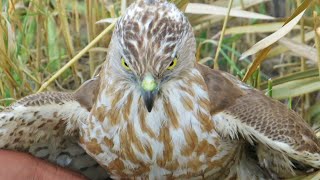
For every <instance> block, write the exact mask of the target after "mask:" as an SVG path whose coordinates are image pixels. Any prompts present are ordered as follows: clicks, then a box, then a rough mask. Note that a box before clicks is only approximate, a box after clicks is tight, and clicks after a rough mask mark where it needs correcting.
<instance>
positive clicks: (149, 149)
mask: <svg viewBox="0 0 320 180" xmlns="http://www.w3.org/2000/svg"><path fill="white" fill-rule="evenodd" d="M181 81H183V80H181ZM193 82H194V83H196V82H195V81H193ZM176 85H177V86H179V87H176V88H167V89H163V90H162V93H161V95H159V97H158V98H156V100H155V103H154V108H153V109H152V111H151V112H150V113H149V112H148V111H147V109H146V107H145V105H144V104H143V103H144V102H143V99H142V98H141V96H140V94H139V92H138V91H127V92H126V91H113V93H112V95H111V94H110V95H108V96H107V97H108V98H106V97H104V99H103V101H100V102H99V101H98V103H96V104H95V105H94V107H93V110H92V114H91V116H90V117H89V119H88V123H85V124H84V125H83V127H82V128H81V131H80V134H81V138H80V143H81V144H82V146H83V147H84V149H85V150H86V151H87V152H88V153H89V154H90V155H92V156H93V157H94V158H95V159H96V160H97V161H98V162H99V163H100V164H102V165H103V166H104V167H105V168H106V169H107V170H108V171H109V172H110V173H111V174H112V175H113V176H114V177H149V178H152V177H164V176H168V177H170V176H173V177H181V178H183V177H187V176H192V177H194V176H195V177H196V176H200V177H203V176H207V175H210V174H212V173H213V171H214V170H215V169H217V168H220V167H219V166H222V165H223V164H224V165H225V164H227V163H228V162H229V161H227V160H226V158H227V159H228V157H229V156H230V152H231V151H232V149H233V147H232V146H230V147H222V146H221V141H220V137H219V136H218V134H217V133H216V132H215V129H214V123H213V121H212V120H211V115H210V113H209V104H210V103H209V98H208V94H207V92H206V89H204V88H202V87H200V86H198V85H196V84H193V83H192V81H191V84H185V83H183V82H179V83H177V82H176ZM114 92H118V93H114ZM102 93H106V94H107V92H102ZM115 99H117V100H115ZM206 173H207V174H206Z"/></svg>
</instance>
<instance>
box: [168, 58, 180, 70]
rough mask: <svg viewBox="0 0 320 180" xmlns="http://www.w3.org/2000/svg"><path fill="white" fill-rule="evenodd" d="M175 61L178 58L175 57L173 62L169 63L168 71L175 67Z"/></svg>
mask: <svg viewBox="0 0 320 180" xmlns="http://www.w3.org/2000/svg"><path fill="white" fill-rule="evenodd" d="M177 61H178V58H177V57H175V58H174V59H173V61H172V62H171V63H170V65H169V66H168V68H167V69H168V70H172V69H173V68H174V67H175V66H176V65H177Z"/></svg>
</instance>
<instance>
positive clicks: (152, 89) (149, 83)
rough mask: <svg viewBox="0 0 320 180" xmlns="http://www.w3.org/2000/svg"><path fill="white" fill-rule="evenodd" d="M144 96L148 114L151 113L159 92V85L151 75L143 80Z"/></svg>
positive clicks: (147, 75)
mask: <svg viewBox="0 0 320 180" xmlns="http://www.w3.org/2000/svg"><path fill="white" fill-rule="evenodd" d="M141 86H142V90H143V92H142V96H143V100H144V103H145V105H146V107H147V110H148V112H151V110H152V107H153V103H154V99H155V96H156V94H157V93H158V90H157V86H158V85H157V83H156V81H155V80H154V78H153V76H152V75H151V74H149V73H148V74H146V75H145V77H144V79H143V80H142V84H141Z"/></svg>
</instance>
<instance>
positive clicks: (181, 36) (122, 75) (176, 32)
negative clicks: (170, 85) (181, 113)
mask: <svg viewBox="0 0 320 180" xmlns="http://www.w3.org/2000/svg"><path fill="white" fill-rule="evenodd" d="M109 48H110V50H109V55H108V59H107V60H108V61H109V62H110V63H109V64H110V68H111V70H112V71H115V73H116V74H117V76H118V77H119V78H118V79H119V80H120V81H127V82H128V83H130V85H133V86H135V87H137V88H139V89H140V92H141V96H142V97H143V99H144V102H145V105H146V108H147V110H148V111H149V112H151V110H152V107H153V103H154V100H155V98H156V97H157V95H158V94H159V92H161V88H162V87H163V86H165V84H166V83H167V82H169V81H173V80H174V79H175V78H177V77H179V75H180V74H181V73H182V72H183V71H187V70H188V69H190V68H192V67H193V66H194V62H195V39H194V36H193V32H192V29H191V25H190V23H189V22H188V20H187V19H186V17H185V16H184V15H183V14H182V13H181V12H180V11H179V10H178V9H177V8H176V7H175V6H174V5H173V4H171V3H167V2H157V3H156V4H148V3H147V2H143V1H140V2H138V3H136V4H133V5H131V6H130V7H129V8H128V10H127V12H126V13H125V14H124V16H122V17H121V18H120V19H119V20H118V22H117V24H116V27H115V31H114V34H113V38H112V41H111V44H110V47H109Z"/></svg>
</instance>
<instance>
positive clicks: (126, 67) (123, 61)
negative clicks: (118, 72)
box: [121, 58, 130, 70]
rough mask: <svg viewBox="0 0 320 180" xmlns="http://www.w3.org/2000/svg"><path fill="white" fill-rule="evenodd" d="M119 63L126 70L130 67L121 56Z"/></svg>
mask: <svg viewBox="0 0 320 180" xmlns="http://www.w3.org/2000/svg"><path fill="white" fill-rule="evenodd" d="M121 65H122V66H123V67H124V68H125V69H126V70H130V67H129V66H128V64H127V63H126V60H124V58H121Z"/></svg>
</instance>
